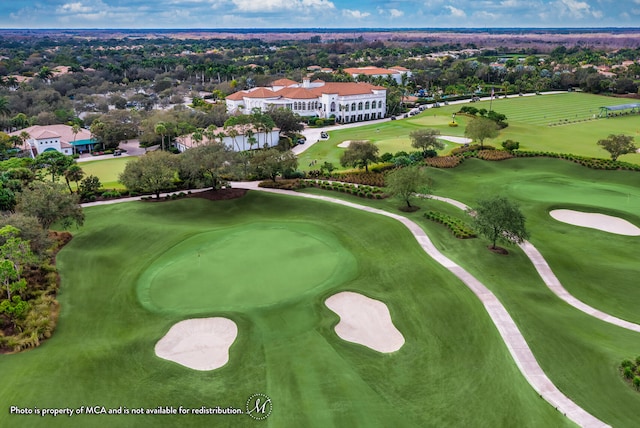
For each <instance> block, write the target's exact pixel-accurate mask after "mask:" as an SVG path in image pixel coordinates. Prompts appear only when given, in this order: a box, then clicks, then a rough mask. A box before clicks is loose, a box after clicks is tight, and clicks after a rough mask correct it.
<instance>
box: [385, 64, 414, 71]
mask: <svg viewBox="0 0 640 428" xmlns="http://www.w3.org/2000/svg"><path fill="white" fill-rule="evenodd" d="M389 70H398V71H409V69H408V68H405V67H402V66H400V65H394V66H393V67H389Z"/></svg>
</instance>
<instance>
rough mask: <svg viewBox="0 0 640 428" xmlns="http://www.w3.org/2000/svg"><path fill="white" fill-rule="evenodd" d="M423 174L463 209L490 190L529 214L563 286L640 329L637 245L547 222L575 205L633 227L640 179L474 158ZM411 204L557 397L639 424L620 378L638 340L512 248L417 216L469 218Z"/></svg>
mask: <svg viewBox="0 0 640 428" xmlns="http://www.w3.org/2000/svg"><path fill="white" fill-rule="evenodd" d="M429 171H430V174H431V176H432V178H433V180H434V189H435V193H436V194H439V195H443V196H448V197H452V198H454V199H457V200H460V201H462V202H464V203H466V204H468V205H470V206H473V205H474V204H475V202H476V201H477V200H478V198H482V197H485V196H489V195H493V194H495V193H500V194H505V195H507V196H508V197H510V198H513V199H514V200H517V201H518V202H519V203H520V204H521V207H522V210H523V212H524V213H525V215H526V217H527V227H528V228H529V230H530V232H531V242H532V243H533V244H534V245H536V247H537V248H538V249H539V250H540V251H541V252H542V254H543V255H544V256H545V258H546V259H547V261H548V262H549V263H550V265H551V268H552V269H553V270H554V272H555V274H556V275H557V276H558V278H559V279H560V281H561V282H562V284H563V285H564V286H565V288H567V289H568V290H569V292H570V293H572V294H573V295H574V296H576V297H577V298H579V299H580V300H582V301H584V302H585V303H587V304H589V305H591V306H594V307H596V308H598V309H600V310H603V311H605V312H608V313H611V314H613V315H615V316H618V317H620V318H623V319H627V320H629V321H632V322H635V323H640V316H639V315H638V311H637V304H636V302H637V301H638V299H639V298H640V289H639V288H638V286H637V278H638V275H639V274H640V267H638V264H637V263H636V261H635V258H636V254H638V252H639V251H640V239H639V238H638V237H626V236H619V235H614V234H610V233H606V232H600V231H597V230H593V229H587V228H580V227H577V226H572V225H568V224H564V223H561V222H558V221H555V220H553V219H552V218H551V217H550V216H549V215H548V212H549V211H550V210H551V209H555V208H572V209H579V210H583V211H588V212H601V213H606V214H610V215H616V216H619V217H622V218H625V219H627V220H629V221H631V222H632V223H634V224H636V225H640V216H639V215H638V212H640V190H638V189H640V174H638V173H632V172H625V171H595V170H590V169H588V168H584V167H581V166H579V165H576V164H573V163H570V162H565V161H561V160H557V159H513V160H509V161H502V162H485V161H480V160H477V159H471V160H467V161H465V163H464V164H463V165H461V166H460V167H458V168H455V169H446V170H445V169H443V170H439V169H429ZM305 192H312V193H319V192H322V191H320V190H318V189H305ZM325 193H326V192H325ZM331 195H332V196H335V197H338V198H344V199H348V200H351V201H354V202H358V203H362V204H367V205H373V206H377V207H380V208H384V209H387V210H389V211H393V212H397V213H399V211H398V210H397V207H398V206H400V205H402V203H401V202H400V201H397V200H384V201H371V200H366V199H362V198H356V197H353V196H347V195H344V194H341V193H337V192H331ZM416 204H417V205H419V206H421V207H422V209H421V210H420V211H418V212H416V213H412V214H409V215H408V217H410V218H412V219H413V220H414V221H416V222H418V223H419V224H421V225H422V227H423V228H424V229H425V230H426V231H427V233H428V234H429V236H430V237H431V239H432V240H433V241H434V243H435V244H436V246H437V247H438V248H439V249H440V250H441V251H442V252H443V253H444V254H445V255H447V256H448V257H450V258H451V259H453V260H454V261H456V262H457V263H459V264H460V265H462V266H463V267H465V268H466V269H467V270H469V271H470V272H471V273H472V274H474V275H475V276H476V277H477V278H478V279H480V281H482V282H483V283H484V284H485V285H487V286H488V287H489V288H490V289H491V290H492V291H493V292H494V293H495V294H496V295H497V296H498V298H499V299H500V300H501V301H502V302H503V304H504V305H505V306H506V308H507V310H508V311H509V313H510V314H511V315H512V317H513V318H514V320H515V321H516V323H517V324H518V326H519V328H520V329H521V331H522V332H523V334H524V336H525V338H526V340H527V342H528V343H529V345H530V346H531V348H532V350H533V352H534V354H535V356H536V359H537V360H538V362H539V363H540V364H541V366H542V367H543V369H544V370H545V372H546V373H547V375H549V377H550V378H551V380H552V381H553V382H554V383H555V384H556V385H557V386H558V387H559V388H560V390H562V391H563V392H564V393H565V394H567V395H568V396H569V397H570V398H572V399H573V400H575V401H576V402H577V403H578V404H579V405H581V406H583V407H584V408H585V409H586V410H588V411H590V412H592V413H593V414H594V415H595V416H597V417H599V418H601V419H603V420H604V421H606V422H607V423H609V424H612V425H613V426H622V427H624V426H628V427H634V426H636V425H637V414H636V412H635V410H632V409H636V408H637V407H638V405H640V394H638V392H636V391H634V390H633V389H632V388H631V387H629V386H628V385H627V384H625V383H624V382H623V381H622V379H621V377H620V375H619V373H618V365H619V364H620V362H621V361H622V360H623V359H625V358H635V356H637V355H640V341H639V338H640V335H639V334H638V333H634V332H630V331H627V330H624V329H621V328H618V327H615V326H613V325H611V324H608V323H605V322H602V321H599V320H597V319H595V318H592V317H590V316H588V315H586V314H584V313H582V312H580V311H578V310H577V309H574V308H572V307H570V306H569V305H568V304H566V303H564V302H563V301H561V300H560V299H559V298H557V297H556V296H555V295H553V293H552V292H551V291H550V290H549V289H548V288H547V287H546V286H545V285H544V283H543V282H542V281H541V279H540V278H539V276H538V274H537V272H536V271H535V269H534V267H533V266H532V264H531V262H530V261H529V260H528V258H527V257H526V256H525V255H524V254H523V253H522V252H521V251H520V250H519V249H517V248H515V247H513V248H510V252H511V253H510V255H509V256H506V257H505V256H499V255H496V254H493V253H491V252H489V251H488V250H487V249H486V246H487V245H489V242H488V241H486V240H483V239H469V240H459V239H455V238H453V237H452V236H451V234H450V232H449V231H448V230H447V229H446V228H445V227H444V226H442V225H439V224H436V223H433V222H430V221H428V220H425V219H424V218H423V217H422V213H424V212H425V211H426V210H428V209H434V210H438V211H442V212H445V213H447V214H449V215H452V216H456V217H458V218H460V219H466V220H467V221H468V217H467V216H466V214H464V213H463V212H462V211H461V210H459V209H457V208H455V207H453V206H451V205H449V204H446V203H444V202H439V201H433V200H422V201H416ZM403 215H406V214H403Z"/></svg>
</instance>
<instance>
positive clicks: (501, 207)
mask: <svg viewBox="0 0 640 428" xmlns="http://www.w3.org/2000/svg"><path fill="white" fill-rule="evenodd" d="M470 214H471V215H472V217H473V224H474V227H475V230H477V231H478V233H479V234H480V235H483V236H484V237H486V238H487V239H489V240H490V241H491V247H490V248H491V249H492V250H495V249H497V247H496V243H497V242H503V243H515V244H519V243H522V242H523V241H524V240H525V239H528V238H529V233H528V232H527V229H526V227H525V217H524V215H523V214H522V212H521V211H520V207H519V206H518V205H517V204H516V203H515V202H512V201H511V200H509V199H507V198H506V197H504V196H493V197H490V198H487V199H481V200H479V201H478V203H477V204H476V206H475V208H474V209H473V210H472V211H470Z"/></svg>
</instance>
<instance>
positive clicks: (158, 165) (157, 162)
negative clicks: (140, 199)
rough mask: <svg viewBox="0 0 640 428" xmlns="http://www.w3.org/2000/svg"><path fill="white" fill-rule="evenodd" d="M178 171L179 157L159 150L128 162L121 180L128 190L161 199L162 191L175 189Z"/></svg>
mask: <svg viewBox="0 0 640 428" xmlns="http://www.w3.org/2000/svg"><path fill="white" fill-rule="evenodd" d="M177 170H178V157H177V156H176V155H174V154H171V153H169V152H163V151H160V150H158V151H154V152H150V153H147V154H146V155H144V156H140V157H138V158H137V159H136V160H133V161H130V162H128V163H127V166H126V167H125V168H124V171H123V172H122V173H121V174H120V178H119V180H120V182H121V183H122V184H124V185H125V186H126V188H127V189H130V190H137V191H143V192H151V193H154V194H155V195H156V198H159V197H160V192H161V191H163V190H167V189H170V188H172V187H174V180H175V178H176V172H177Z"/></svg>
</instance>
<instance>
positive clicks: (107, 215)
mask: <svg viewBox="0 0 640 428" xmlns="http://www.w3.org/2000/svg"><path fill="white" fill-rule="evenodd" d="M86 214H87V219H86V223H85V226H84V227H83V228H82V229H81V230H79V231H75V237H74V239H73V240H72V241H71V243H70V244H69V245H68V246H67V247H65V248H64V249H63V250H62V252H61V253H60V254H59V256H58V264H59V268H60V274H61V277H62V289H61V293H60V296H59V297H60V303H61V313H60V322H59V325H58V328H57V330H56V332H55V335H54V337H53V338H52V339H51V340H49V341H48V342H46V343H45V344H44V345H42V346H41V347H39V348H37V349H35V350H32V351H29V352H26V353H23V354H18V355H5V356H2V357H0V370H1V372H2V374H3V381H2V383H1V384H0V397H1V399H2V401H3V402H5V403H11V404H12V405H15V406H20V407H34V406H38V407H39V408H52V407H57V408H66V407H71V408H77V407H79V406H82V405H84V406H89V405H91V406H95V405H99V406H106V407H107V408H118V407H119V406H126V407H128V408H129V409H133V408H143V409H145V408H153V407H156V406H160V405H162V406H174V407H178V406H181V405H182V406H185V407H189V408H200V407H201V406H216V405H219V406H221V407H226V406H233V407H239V408H243V407H244V403H245V401H246V400H247V398H248V397H249V396H250V395H252V394H255V393H265V394H267V395H269V396H270V398H271V400H272V402H273V409H274V410H273V414H272V415H271V416H270V417H269V418H268V419H267V420H266V421H264V422H263V423H265V425H269V426H273V427H299V426H317V427H326V426H338V427H342V426H344V427H352V426H402V427H405V426H406V427H415V426H434V427H435V426H465V425H466V426H486V427H497V426H503V427H512V426H530V427H540V426H553V427H559V426H570V425H571V424H570V423H569V421H568V420H567V419H566V418H565V417H564V416H562V415H561V414H560V413H559V412H557V411H556V410H555V409H553V408H552V407H551V406H550V405H548V404H547V403H546V402H545V401H544V400H542V399H540V397H538V395H537V394H535V392H534V391H533V390H532V389H531V388H530V386H529V385H528V384H527V383H526V381H525V380H524V378H523V377H522V376H521V375H520V373H519V371H518V369H517V368H516V367H515V364H514V362H513V360H512V359H511V358H510V356H509V354H508V351H507V349H506V347H505V345H504V344H503V342H502V341H501V339H500V337H499V335H498V333H497V331H496V329H495V327H494V326H493V324H492V323H491V322H490V320H489V318H488V316H487V314H486V312H485V310H484V308H483V307H482V305H481V304H480V303H479V301H478V300H477V299H476V297H475V296H474V295H473V294H472V293H471V292H470V291H469V290H468V289H467V288H466V287H465V286H464V285H463V284H461V283H460V282H459V281H458V280H457V279H455V278H454V277H452V275H450V274H449V273H448V272H447V271H446V270H445V269H444V268H442V267H441V266H439V265H438V264H437V263H436V262H434V261H433V260H431V259H430V258H428V257H427V256H426V255H425V254H424V252H423V251H422V250H421V249H420V248H419V246H418V245H417V244H416V242H415V241H414V240H413V238H412V237H411V236H410V234H409V232H408V231H407V230H406V229H404V227H403V226H402V225H400V224H399V223H397V222H395V221H393V220H391V219H387V218H381V217H380V216H376V215H373V214H366V213H361V212H358V211H355V210H352V209H348V208H344V207H338V206H335V205H332V204H330V203H325V202H317V201H305V200H301V199H300V198H297V197H287V196H276V195H265V194H259V193H255V192H251V193H249V194H248V195H247V196H245V197H244V198H242V199H237V200H229V201H217V202H211V201H207V200H199V199H185V200H179V201H172V202H166V203H141V202H137V203H124V204H116V205H108V206H99V207H92V208H89V209H87V210H86ZM123 219H126V221H123ZM285 222H286V224H287V229H286V230H287V231H290V235H287V233H286V232H285V231H283V230H281V227H282V225H283V224H284V223H285ZM265 224H268V225H269V227H267V228H264V227H262V226H263V225H265ZM255 229H260V230H261V231H265V232H264V233H265V235H262V236H258V237H257V241H256V242H255V243H254V242H252V241H251V240H249V239H248V237H247V236H244V234H245V233H250V231H252V230H254V231H255ZM285 238H286V240H287V242H286V243H277V242H273V240H274V239H275V240H277V239H283V240H284V239H285ZM225 239H227V240H229V239H230V240H231V241H236V239H237V241H236V242H233V243H231V242H227V241H225ZM269 243H271V244H273V245H269ZM287 244H288V245H287ZM252 245H255V246H256V248H250V247H251V246H252ZM327 246H330V247H331V248H327ZM222 247H225V248H226V249H228V251H229V253H228V254H227V258H225V259H224V260H223V261H222V262H223V263H229V266H219V264H220V263H221V261H220V253H219V251H221V249H222ZM194 250H196V251H197V250H200V251H201V253H200V258H201V259H202V261H201V263H202V266H203V269H204V270H203V271H202V272H205V273H202V272H199V271H198V270H197V269H196V268H195V266H191V267H189V268H188V269H187V271H188V272H189V273H190V274H192V275H194V277H195V278H196V280H195V281H194V282H193V283H191V282H190V281H191V279H189V280H186V279H184V278H177V277H173V279H172V275H174V274H173V273H172V272H171V269H170V268H169V267H165V266H162V265H163V264H162V261H163V260H165V259H164V258H165V257H169V256H170V255H173V256H176V257H177V258H179V259H181V264H182V266H180V269H182V268H183V267H184V265H185V264H189V263H192V264H195V263H197V260H193V259H196V258H197V254H195V256H194V254H193V251H194ZM334 251H335V252H337V253H336V254H337V255H339V257H340V258H342V255H344V254H343V253H344V252H347V253H348V255H346V257H347V259H346V260H340V261H337V260H336V255H334ZM306 252H309V253H310V254H305V256H303V257H302V261H303V267H305V268H306V269H311V270H312V273H313V275H309V276H308V277H305V275H303V274H301V273H299V272H297V273H295V275H294V278H295V281H290V282H286V281H285V282H286V283H284V284H277V282H279V281H281V280H285V279H286V278H284V277H285V275H284V274H283V273H282V272H280V273H278V272H277V270H278V268H277V266H283V267H284V268H286V269H291V268H292V266H291V264H292V263H293V262H292V261H291V260H289V259H290V258H292V257H293V256H292V255H293V254H296V255H297V254H301V253H306ZM189 256H191V257H189ZM350 258H352V259H351V260H350ZM236 259H238V260H243V261H244V263H243V264H239V262H237V261H235V260H236ZM232 260H233V261H232ZM296 260H297V258H296ZM312 260H313V261H317V263H319V264H320V265H321V266H325V267H326V266H328V265H333V266H334V271H335V272H337V273H336V274H328V273H326V272H325V273H321V274H320V276H319V277H314V275H317V272H313V269H315V267H313V266H312V265H313V264H314V263H312ZM208 264H212V265H213V264H215V266H210V265H208ZM272 264H273V265H276V266H271V265H272ZM238 266H239V268H238ZM175 267H176V269H178V268H179V266H175ZM217 269H221V270H222V271H223V272H229V271H230V270H231V271H236V269H241V270H242V271H249V272H252V271H255V273H256V275H255V278H254V281H253V282H251V281H247V280H246V278H245V279H243V281H244V282H241V283H240V285H239V286H240V287H241V289H240V290H241V291H242V292H238V293H235V294H234V293H233V292H231V291H230V290H229V289H230V288H231V287H234V286H235V283H230V282H229V281H225V282H224V283H220V282H218V281H215V280H216V279H217V277H216V275H217V273H215V271H216V270H217ZM163 270H167V271H166V272H164V271H163ZM294 270H295V268H294ZM149 272H156V273H157V276H156V279H155V281H157V284H154V280H153V279H152V280H151V281H150V282H151V284H152V289H153V290H154V292H155V293H165V292H166V293H167V295H168V296H170V299H166V298H162V299H164V300H163V303H162V306H161V307H156V308H151V310H150V309H149V308H150V307H149V306H148V304H147V302H144V301H141V300H140V298H139V292H140V290H141V287H142V288H144V287H146V285H145V284H149V282H148V281H146V279H145V275H148V274H149ZM237 273H238V274H241V275H242V276H246V275H248V273H247V272H237ZM262 275H265V276H267V275H271V280H269V281H263V278H262ZM323 275H324V276H323ZM323 278H327V280H328V281H330V282H331V283H327V282H320V283H319V281H322V280H323ZM197 280H199V281H197ZM171 281H173V287H174V288H175V289H176V290H168V289H166V286H167V284H168V283H169V282H171ZM201 282H209V283H208V284H202V283H201ZM261 287H262V288H267V287H269V288H271V287H274V289H275V292H274V294H278V293H281V294H280V296H281V298H279V299H273V297H274V296H272V295H271V294H270V293H268V292H264V290H263V291H260V288H261ZM344 290H349V291H356V292H359V293H362V294H364V295H366V296H369V297H371V298H375V299H378V300H380V301H382V302H384V303H385V304H386V305H387V306H388V307H389V310H390V312H391V316H392V318H393V322H394V324H395V326H396V327H397V328H398V330H399V331H400V332H401V333H402V334H403V336H404V337H405V339H406V343H405V345H404V346H403V347H402V348H401V349H400V350H399V351H397V352H395V353H392V354H380V353H377V352H375V351H372V350H370V349H368V348H365V347H363V346H360V345H356V344H352V343H349V342H345V341H343V340H341V339H340V338H338V337H337V335H336V334H335V332H334V331H333V326H334V325H335V324H336V323H337V322H338V317H337V316H336V315H335V314H334V313H333V312H332V311H331V310H329V309H328V308H326V307H325V306H324V304H323V302H324V300H325V299H326V298H327V297H329V296H330V295H333V294H334V293H336V292H338V291H344ZM296 291H297V293H296ZM214 293H219V294H220V296H221V297H220V299H219V300H217V299H215V295H214ZM252 293H256V294H257V295H258V297H257V300H258V301H255V300H254V301H252V302H249V303H247V302H246V301H245V300H246V299H256V298H255V297H251V294H252ZM192 295H195V296H196V298H194V296H192ZM197 297H200V298H201V299H202V300H203V302H202V303H198V302H197V301H196V299H197ZM261 297H264V300H261ZM169 300H172V301H173V303H172V304H171V302H169ZM182 302H186V303H185V305H184V306H183V303H182ZM260 302H262V304H260ZM532 312H533V313H534V314H535V313H536V311H534V310H533V309H532ZM194 316H199V317H205V316H224V317H227V318H230V319H232V320H233V321H234V322H235V323H236V324H237V325H238V338H237V339H236V342H235V343H234V344H233V345H232V347H231V349H230V360H229V363H228V364H227V365H225V366H224V367H223V368H221V369H218V370H215V371H212V372H197V371H194V370H190V369H187V368H185V367H183V366H180V365H178V364H175V363H172V362H168V361H166V360H162V359H160V358H158V357H156V356H155V355H154V352H153V347H154V345H155V343H156V342H157V341H158V340H159V339H160V338H161V337H162V336H164V334H165V333H166V332H167V330H168V329H169V328H170V327H171V326H172V325H174V324H175V323H176V322H178V321H181V320H184V319H186V318H191V317H194ZM532 328H533V329H534V330H535V329H536V327H535V326H532ZM586 355H587V356H589V355H590V354H589V353H587V354H586ZM605 369H606V370H604V371H605V372H608V371H610V370H608V369H610V367H606V368H605ZM625 387H626V385H620V386H619V388H620V389H622V390H623V389H624V388H625ZM61 391H64V393H61ZM630 394H633V393H631V392H630ZM627 401H628V400H627ZM625 404H626V403H625ZM636 404H637V402H636ZM632 408H633V406H629V408H628V411H629V412H633V410H632ZM0 420H2V422H3V423H6V424H7V426H16V425H20V426H43V427H45V426H46V427H52V426H54V427H55V426H65V427H67V426H82V427H88V426H95V427H103V426H105V424H106V425H110V426H132V427H133V426H136V427H137V426H171V427H173V426H212V425H213V426H234V427H237V426H255V425H256V421H254V420H252V419H250V418H248V417H246V416H196V415H191V416H177V415H176V416H171V415H160V416H132V415H109V416H107V415H102V416H72V417H69V416H58V417H56V418H53V417H37V416H11V415H8V412H7V411H5V413H4V415H2V416H0Z"/></svg>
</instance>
